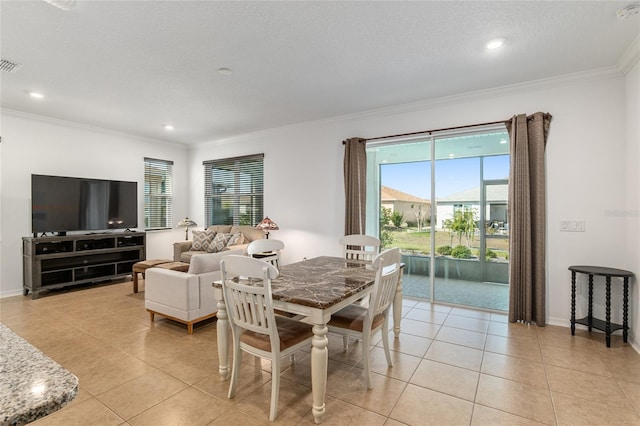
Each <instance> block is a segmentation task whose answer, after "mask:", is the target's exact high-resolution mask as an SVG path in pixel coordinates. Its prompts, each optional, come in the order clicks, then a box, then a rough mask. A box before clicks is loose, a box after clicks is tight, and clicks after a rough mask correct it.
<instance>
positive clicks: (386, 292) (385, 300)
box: [368, 248, 402, 318]
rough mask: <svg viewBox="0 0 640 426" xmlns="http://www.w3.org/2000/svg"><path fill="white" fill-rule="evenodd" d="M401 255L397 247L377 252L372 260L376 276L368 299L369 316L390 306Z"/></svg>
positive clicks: (377, 313)
mask: <svg viewBox="0 0 640 426" xmlns="http://www.w3.org/2000/svg"><path fill="white" fill-rule="evenodd" d="M401 261H402V256H401V254H400V249H399V248H392V249H387V250H385V251H383V252H382V253H380V254H378V255H377V256H376V257H375V259H374V260H373V267H374V269H375V271H376V278H375V282H374V284H373V290H372V291H371V296H370V301H369V314H368V315H369V316H371V318H374V317H375V316H376V315H379V314H381V313H383V312H385V311H386V310H387V309H389V307H390V306H391V303H392V302H393V299H394V297H395V294H396V289H397V288H398V281H399V280H400V268H401Z"/></svg>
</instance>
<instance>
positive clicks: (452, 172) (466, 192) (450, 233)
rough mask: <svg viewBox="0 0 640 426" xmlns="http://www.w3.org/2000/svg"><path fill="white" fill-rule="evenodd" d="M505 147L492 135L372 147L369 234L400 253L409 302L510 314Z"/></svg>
mask: <svg viewBox="0 0 640 426" xmlns="http://www.w3.org/2000/svg"><path fill="white" fill-rule="evenodd" d="M507 141H508V135H507V133H506V131H505V130H504V128H491V129H484V130H482V131H477V130H474V131H469V132H459V133H457V134H432V135H425V136H423V137H416V138H413V139H412V140H396V141H386V142H384V143H378V144H368V145H367V164H368V194H367V200H368V206H367V233H369V234H372V235H379V236H380V238H381V240H382V243H383V246H384V247H385V248H388V247H399V248H400V250H401V251H402V253H403V261H404V263H405V273H404V286H403V291H404V294H405V295H406V296H409V297H417V298H421V299H430V300H432V301H435V302H442V303H448V304H453V305H465V306H474V307H479V308H485V309H491V310H502V311H506V310H507V308H508V272H507V271H508V238H509V237H508V222H507V217H506V212H507V205H508V200H507V195H508V180H507V179H508V175H509V155H508V154H509V153H508V149H509V148H508V144H507V143H506V142H507ZM432 158H434V159H435V161H432Z"/></svg>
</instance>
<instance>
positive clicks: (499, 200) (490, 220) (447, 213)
mask: <svg viewBox="0 0 640 426" xmlns="http://www.w3.org/2000/svg"><path fill="white" fill-rule="evenodd" d="M508 196H509V186H508V185H489V186H487V194H486V199H485V205H486V209H485V222H486V223H487V225H491V226H494V227H495V228H496V229H499V228H503V229H504V228H505V227H506V224H507V199H508ZM458 209H459V210H469V209H471V210H475V211H476V212H477V213H478V220H480V187H479V186H477V187H475V188H471V189H467V190H464V191H461V192H457V193H455V194H451V195H449V196H447V197H443V198H438V199H437V200H436V217H437V218H438V220H437V221H436V228H437V229H442V228H443V223H444V221H445V220H447V219H452V218H453V213H454V212H455V211H456V210H458Z"/></svg>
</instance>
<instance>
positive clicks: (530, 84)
mask: <svg viewBox="0 0 640 426" xmlns="http://www.w3.org/2000/svg"><path fill="white" fill-rule="evenodd" d="M622 76H623V74H622V72H621V71H620V70H619V69H618V68H617V67H615V66H611V67H605V68H598V69H594V70H590V71H581V72H577V73H573V74H564V75H560V76H555V77H549V78H544V79H539V80H532V81H527V82H524V83H515V84H509V85H505V86H499V87H494V88H491V89H482V90H477V91H473V92H466V93H460V94H457V95H450V96H444V97H440V98H432V99H426V100H422V101H417V102H412V103H408V104H402V105H396V106H392V107H387V108H381V109H376V110H368V111H363V112H358V113H354V114H349V115H343V116H340V117H334V118H329V119H326V120H324V121H341V120H348V119H354V118H367V117H373V116H377V115H393V114H403V113H410V112H417V111H421V110H428V109H432V108H436V107H442V106H447V105H455V104H459V103H464V102H470V101H474V100H481V99H486V98H487V97H494V96H504V95H509V94H517V93H522V92H527V91H534V90H541V89H549V88H555V87H564V86H566V85H569V84H570V85H573V84H584V83H589V82H593V81H598V80H606V79H610V78H618V77H622Z"/></svg>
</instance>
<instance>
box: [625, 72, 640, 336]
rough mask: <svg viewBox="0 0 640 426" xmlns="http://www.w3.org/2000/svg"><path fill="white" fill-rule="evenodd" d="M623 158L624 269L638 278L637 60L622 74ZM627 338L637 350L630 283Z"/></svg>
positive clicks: (638, 330)
mask: <svg viewBox="0 0 640 426" xmlns="http://www.w3.org/2000/svg"><path fill="white" fill-rule="evenodd" d="M625 83H626V94H627V97H626V108H627V114H626V117H627V126H626V128H627V156H626V159H627V161H626V172H627V174H626V194H627V204H626V206H625V207H626V209H625V212H626V214H625V215H624V221H625V226H626V228H627V238H626V249H625V252H626V258H627V261H626V263H627V265H628V269H629V270H630V271H632V272H634V273H635V274H636V277H638V276H640V173H639V172H638V169H639V168H640V61H638V62H636V64H635V66H634V67H633V68H632V69H631V70H630V71H629V72H628V73H627V75H626V82H625ZM629 298H630V300H631V301H632V305H631V308H630V310H631V318H630V325H631V330H630V335H631V340H633V342H634V345H635V347H636V349H639V348H640V338H639V337H638V336H640V313H639V311H640V303H639V301H640V291H639V289H638V280H637V279H636V280H634V282H633V284H632V285H631V291H630V296H629Z"/></svg>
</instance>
